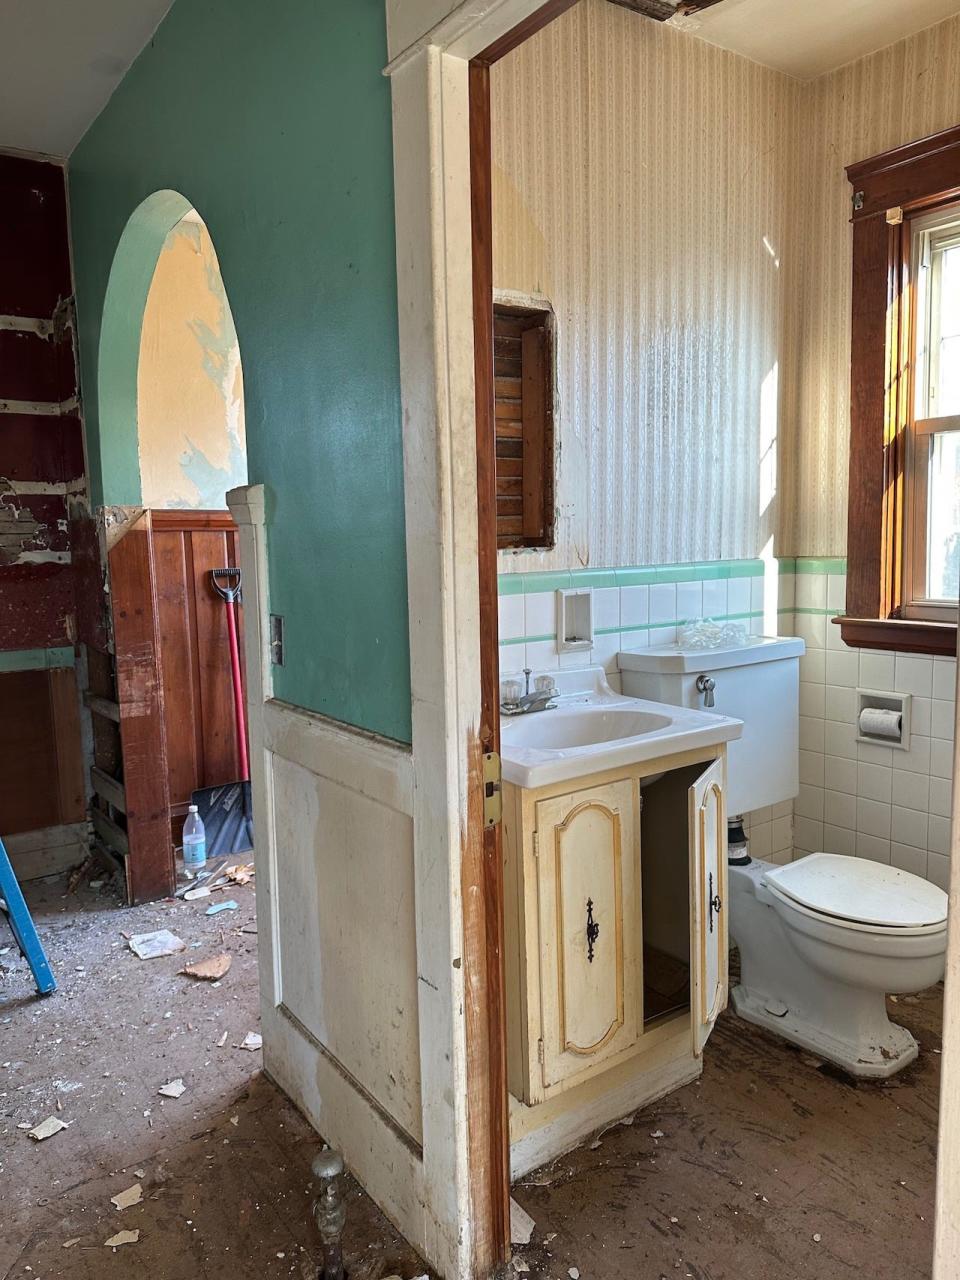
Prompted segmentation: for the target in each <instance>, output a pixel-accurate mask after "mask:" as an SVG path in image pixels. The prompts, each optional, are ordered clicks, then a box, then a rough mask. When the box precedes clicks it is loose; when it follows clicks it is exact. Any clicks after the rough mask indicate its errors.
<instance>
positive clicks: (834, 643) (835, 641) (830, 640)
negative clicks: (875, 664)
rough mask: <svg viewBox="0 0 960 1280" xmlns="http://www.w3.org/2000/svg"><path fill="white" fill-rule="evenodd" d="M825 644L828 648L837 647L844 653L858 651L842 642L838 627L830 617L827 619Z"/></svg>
mask: <svg viewBox="0 0 960 1280" xmlns="http://www.w3.org/2000/svg"><path fill="white" fill-rule="evenodd" d="M826 644H827V648H828V649H838V650H842V651H843V652H844V653H851V652H852V653H859V650H858V649H853V650H851V649H848V648H847V646H846V645H845V644H844V643H843V636H842V635H841V633H840V628H839V627H838V626H837V624H836V623H835V622H834V621H833V620H832V619H831V618H828V619H827V626H826Z"/></svg>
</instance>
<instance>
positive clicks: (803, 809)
mask: <svg viewBox="0 0 960 1280" xmlns="http://www.w3.org/2000/svg"><path fill="white" fill-rule="evenodd" d="M795 811H796V814H797V817H799V818H816V819H817V820H818V821H821V822H822V821H823V787H810V786H806V785H805V784H804V783H801V784H800V790H799V791H798V792H797V799H796V802H795ZM771 825H772V824H771Z"/></svg>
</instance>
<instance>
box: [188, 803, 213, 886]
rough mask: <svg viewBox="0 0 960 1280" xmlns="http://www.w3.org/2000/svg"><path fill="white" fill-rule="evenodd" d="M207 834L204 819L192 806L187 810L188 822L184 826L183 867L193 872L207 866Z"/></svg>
mask: <svg viewBox="0 0 960 1280" xmlns="http://www.w3.org/2000/svg"><path fill="white" fill-rule="evenodd" d="M206 862H207V833H206V832H205V831H204V829H203V819H202V818H201V817H200V814H199V813H198V811H197V806H196V805H195V804H192V805H191V806H190V808H189V809H188V810H187V820H186V822H185V823H184V824H183V865H184V866H185V867H189V869H190V870H191V871H197V870H198V869H199V868H200V867H203V866H206Z"/></svg>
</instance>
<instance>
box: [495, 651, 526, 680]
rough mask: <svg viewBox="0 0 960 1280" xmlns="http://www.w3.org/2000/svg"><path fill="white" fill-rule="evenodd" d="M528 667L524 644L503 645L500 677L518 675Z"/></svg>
mask: <svg viewBox="0 0 960 1280" xmlns="http://www.w3.org/2000/svg"><path fill="white" fill-rule="evenodd" d="M526 665H527V654H526V648H525V647H524V645H522V644H502V645H501V646H500V676H501V679H502V678H503V677H504V676H510V675H516V673H517V672H518V671H522V670H523V668H524V667H525V666H526Z"/></svg>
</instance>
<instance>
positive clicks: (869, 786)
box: [857, 762, 893, 804]
mask: <svg viewBox="0 0 960 1280" xmlns="http://www.w3.org/2000/svg"><path fill="white" fill-rule="evenodd" d="M892 788H893V770H892V769H888V768H885V767H884V766H883V765H879V764H865V763H863V762H861V763H860V765H859V768H858V770H857V795H858V796H862V797H863V798H864V799H866V800H879V801H881V802H882V803H884V804H889V803H890V797H891V793H892Z"/></svg>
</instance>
